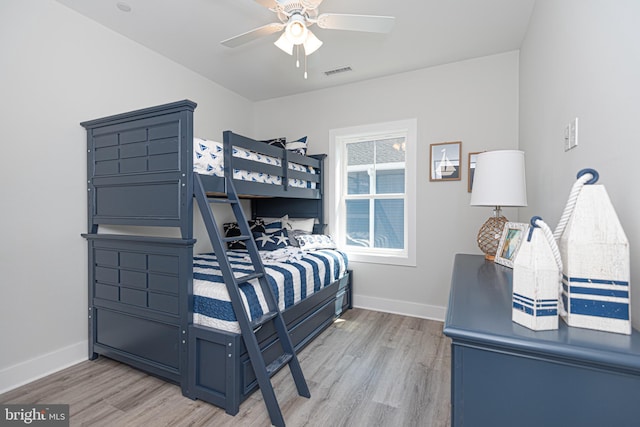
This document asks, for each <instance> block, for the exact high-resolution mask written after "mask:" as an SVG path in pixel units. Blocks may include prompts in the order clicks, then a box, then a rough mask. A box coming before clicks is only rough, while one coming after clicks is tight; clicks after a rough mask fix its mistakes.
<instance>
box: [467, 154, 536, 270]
mask: <svg viewBox="0 0 640 427" xmlns="http://www.w3.org/2000/svg"><path fill="white" fill-rule="evenodd" d="M471 206H491V207H493V208H494V209H493V216H491V217H490V218H489V219H488V220H487V221H486V222H485V223H484V224H483V225H482V227H480V230H479V231H478V247H479V248H480V250H482V252H484V254H485V258H486V259H488V260H492V261H493V259H494V258H495V256H496V252H497V250H498V244H499V243H500V237H501V236H502V229H503V228H504V225H505V224H506V223H507V218H505V217H504V216H502V207H504V206H527V189H526V182H525V173H524V152H523V151H518V150H496V151H486V152H484V153H480V154H478V157H477V158H476V168H475V173H474V176H473V189H472V191H471Z"/></svg>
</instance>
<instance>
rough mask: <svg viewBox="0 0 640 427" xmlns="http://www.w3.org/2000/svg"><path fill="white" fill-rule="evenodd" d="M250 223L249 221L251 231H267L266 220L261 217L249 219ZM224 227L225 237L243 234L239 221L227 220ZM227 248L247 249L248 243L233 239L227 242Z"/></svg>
mask: <svg viewBox="0 0 640 427" xmlns="http://www.w3.org/2000/svg"><path fill="white" fill-rule="evenodd" d="M248 223H249V229H250V230H251V232H256V233H257V232H261V231H265V229H264V221H262V220H260V219H255V220H249V221H248ZM222 227H223V229H224V236H225V237H236V236H240V235H241V234H242V232H241V231H240V227H239V226H238V223H237V222H227V223H225V224H223V225H222ZM227 248H229V249H231V250H237V249H240V250H243V249H247V245H245V244H244V242H243V241H242V240H232V241H230V242H227Z"/></svg>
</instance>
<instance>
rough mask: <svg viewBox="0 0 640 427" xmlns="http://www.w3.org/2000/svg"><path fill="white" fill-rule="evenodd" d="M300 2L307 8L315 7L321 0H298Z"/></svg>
mask: <svg viewBox="0 0 640 427" xmlns="http://www.w3.org/2000/svg"><path fill="white" fill-rule="evenodd" d="M300 3H302V5H303V6H304V7H305V8H307V9H317V8H318V6H320V3H322V0H300Z"/></svg>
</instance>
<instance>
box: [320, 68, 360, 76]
mask: <svg viewBox="0 0 640 427" xmlns="http://www.w3.org/2000/svg"><path fill="white" fill-rule="evenodd" d="M348 71H353V70H352V69H351V67H340V68H335V69H333V70H329V71H325V72H324V74H325V75H326V76H333V75H335V74H340V73H346V72H348Z"/></svg>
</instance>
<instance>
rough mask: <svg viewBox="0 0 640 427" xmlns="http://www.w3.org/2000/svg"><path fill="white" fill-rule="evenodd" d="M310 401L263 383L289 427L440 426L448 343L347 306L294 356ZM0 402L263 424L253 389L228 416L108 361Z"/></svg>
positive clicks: (117, 422)
mask: <svg viewBox="0 0 640 427" xmlns="http://www.w3.org/2000/svg"><path fill="white" fill-rule="evenodd" d="M299 360H300V364H301V366H302V369H303V371H304V373H305V377H306V379H307V383H308V385H309V388H310V390H311V398H310V399H306V398H304V397H300V396H298V394H297V391H296V387H295V384H294V382H293V380H292V378H291V375H290V372H289V369H288V368H287V367H285V368H283V369H282V370H281V371H280V372H278V373H277V374H276V375H275V376H274V377H273V379H272V382H273V385H274V389H275V392H276V396H277V398H278V401H279V402H280V406H281V408H282V412H283V416H284V418H285V420H286V422H287V425H288V426H290V427H325V426H331V427H334V426H335V427H339V426H345V427H347V426H348V427H359V426H363V427H365V426H366V427H372V426H374V427H375V426H380V427H386V426H390V427H396V426H402V427H405V426H406V427H413V426H416V427H425V426H429V427H432V426H433V427H448V426H449V425H450V369H451V358H450V341H449V339H448V338H446V337H444V336H443V334H442V323H441V322H437V321H432V320H426V319H419V318H413V317H407V316H400V315H395V314H389V313H380V312H374V311H369V310H362V309H353V310H349V311H347V312H346V313H345V314H344V315H343V317H342V318H341V319H338V320H337V321H336V322H334V323H333V324H332V325H331V326H330V327H329V328H328V329H327V330H326V331H324V332H323V333H322V334H321V335H320V336H319V337H317V338H316V339H315V340H314V341H313V342H312V343H310V344H309V345H308V346H307V347H306V348H305V349H304V350H303V351H302V352H300V354H299ZM0 403H24V404H29V403H47V404H52V403H66V404H69V405H70V419H71V420H70V422H71V426H91V427H101V426H105V427H111V426H119V427H120V426H124V427H129V426H131V427H137V426H154V427H156V426H157V427H163V426H171V427H188V426H197V427H199V426H215V427H234V426H242V427H263V426H269V425H270V422H269V415H268V413H267V410H266V408H265V405H264V401H263V399H262V395H261V393H260V392H259V391H258V392H255V393H253V394H252V395H251V396H250V397H249V398H248V399H247V400H246V401H245V402H243V403H242V405H241V406H240V412H239V413H238V414H237V415H236V416H235V417H234V416H230V415H228V414H226V413H225V412H224V410H222V409H220V408H217V407H215V406H213V405H210V404H208V403H206V402H203V401H194V400H191V399H188V398H186V397H184V396H182V393H181V390H180V387H179V386H177V385H174V384H170V383H167V382H164V381H162V380H160V379H158V378H156V377H153V376H150V375H147V374H145V373H143V372H141V371H138V370H136V369H134V368H131V367H129V366H127V365H124V364H121V363H118V362H115V361H113V360H110V359H107V358H104V357H100V358H98V359H97V360H94V361H86V362H82V363H79V364H77V365H75V366H72V367H70V368H67V369H64V370H62V371H60V372H57V373H54V374H52V375H49V376H47V377H45V378H42V379H40V380H37V381H34V382H33V383H30V384H27V385H25V386H22V387H19V388H17V389H15V390H11V391H9V392H7V393H5V394H3V395H0Z"/></svg>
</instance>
